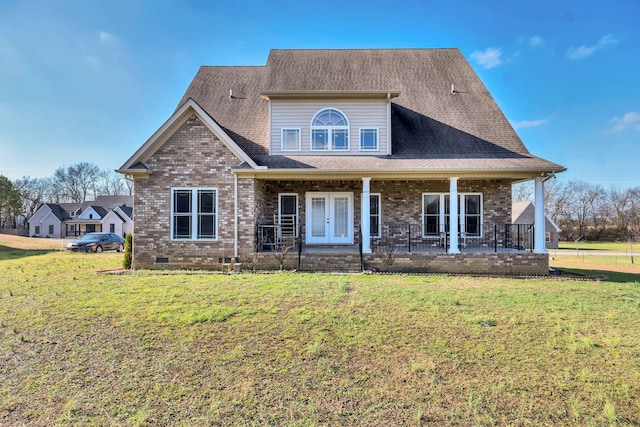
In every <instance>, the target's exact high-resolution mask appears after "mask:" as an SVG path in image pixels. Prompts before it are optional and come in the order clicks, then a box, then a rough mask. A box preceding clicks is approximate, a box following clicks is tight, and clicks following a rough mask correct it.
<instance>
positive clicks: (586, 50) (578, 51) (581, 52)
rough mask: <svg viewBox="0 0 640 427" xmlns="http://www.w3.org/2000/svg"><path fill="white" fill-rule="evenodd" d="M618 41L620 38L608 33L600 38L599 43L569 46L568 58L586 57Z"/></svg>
mask: <svg viewBox="0 0 640 427" xmlns="http://www.w3.org/2000/svg"><path fill="white" fill-rule="evenodd" d="M616 43H618V40H617V39H616V38H615V37H613V36H612V35H611V34H607V35H606V36H604V37H602V38H601V39H600V40H598V43H596V44H594V45H593V46H585V45H582V46H579V47H571V48H569V51H568V52H567V58H569V59H573V60H580V59H584V58H587V57H589V56H591V55H593V54H594V53H596V51H598V50H600V49H602V48H604V47H606V46H609V45H612V44H616Z"/></svg>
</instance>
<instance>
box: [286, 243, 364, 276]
mask: <svg viewBox="0 0 640 427" xmlns="http://www.w3.org/2000/svg"><path fill="white" fill-rule="evenodd" d="M296 256H297V254H296ZM300 271H311V272H316V271H318V272H320V271H321V272H340V273H359V272H361V271H362V265H361V262H360V253H359V252H358V246H357V245H349V246H320V245H317V246H311V245H305V247H304V248H303V250H302V254H301V255H300Z"/></svg>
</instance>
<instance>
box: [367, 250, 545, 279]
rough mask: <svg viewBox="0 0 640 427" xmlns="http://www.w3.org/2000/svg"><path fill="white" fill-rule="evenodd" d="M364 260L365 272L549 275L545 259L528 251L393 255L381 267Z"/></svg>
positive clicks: (371, 256) (374, 257)
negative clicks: (386, 264) (386, 263)
mask: <svg viewBox="0 0 640 427" xmlns="http://www.w3.org/2000/svg"><path fill="white" fill-rule="evenodd" d="M364 258H365V259H364V264H365V269H369V270H370V269H377V270H380V271H393V272H429V273H465V274H473V273H475V274H496V275H503V274H504V275H533V276H544V275H548V274H549V256H548V255H547V254H534V253H531V252H508V253H502V252H501V253H492V252H486V253H485V252H478V253H461V254H446V253H442V254H397V255H396V257H395V261H394V263H393V264H392V265H391V266H385V265H384V264H383V262H382V260H381V258H380V257H379V256H378V255H376V254H367V255H365V256H364Z"/></svg>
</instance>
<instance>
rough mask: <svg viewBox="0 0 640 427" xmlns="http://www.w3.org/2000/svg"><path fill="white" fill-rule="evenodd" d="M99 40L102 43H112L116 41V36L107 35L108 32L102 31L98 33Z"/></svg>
mask: <svg viewBox="0 0 640 427" xmlns="http://www.w3.org/2000/svg"><path fill="white" fill-rule="evenodd" d="M98 38H99V39H100V42H102V43H111V42H113V41H115V40H116V36H114V35H113V34H110V33H107V32H106V31H100V32H99V33H98Z"/></svg>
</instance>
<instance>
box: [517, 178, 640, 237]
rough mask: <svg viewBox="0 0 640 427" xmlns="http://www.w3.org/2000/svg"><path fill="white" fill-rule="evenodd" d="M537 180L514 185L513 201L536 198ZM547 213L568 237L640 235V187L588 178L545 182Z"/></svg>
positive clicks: (561, 233) (562, 233)
mask: <svg viewBox="0 0 640 427" xmlns="http://www.w3.org/2000/svg"><path fill="white" fill-rule="evenodd" d="M533 191H534V190H533V183H531V182H526V183H522V184H518V185H514V186H513V201H514V202H516V201H530V200H533ZM545 213H546V214H547V215H548V216H549V217H550V218H551V219H552V220H553V221H554V222H555V223H556V224H557V225H558V227H560V229H561V232H560V240H564V241H580V240H590V241H609V242H611V241H629V242H634V241H638V240H639V239H640V187H634V188H627V189H617V188H610V189H605V188H604V187H602V186H601V185H597V184H590V183H587V182H584V181H579V180H571V181H566V182H565V181H561V180H559V179H553V180H550V181H547V182H546V183H545Z"/></svg>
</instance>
